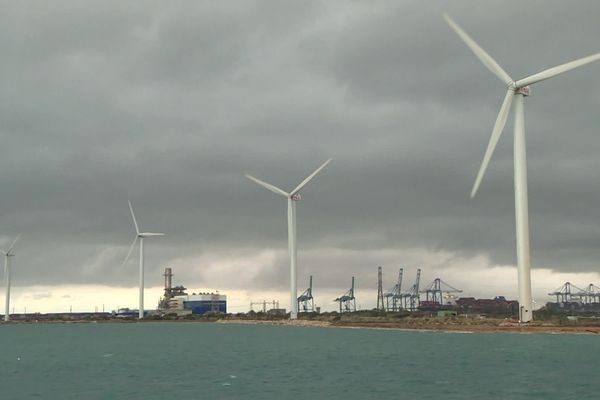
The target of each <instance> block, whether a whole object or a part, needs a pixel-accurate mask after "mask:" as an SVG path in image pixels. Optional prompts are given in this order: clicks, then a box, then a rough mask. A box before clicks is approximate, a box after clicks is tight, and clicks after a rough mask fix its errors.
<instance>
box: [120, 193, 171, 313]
mask: <svg viewBox="0 0 600 400" xmlns="http://www.w3.org/2000/svg"><path fill="white" fill-rule="evenodd" d="M128 203H129V211H131V218H132V219H133V225H134V226H135V238H134V239H133V242H132V243H131V246H130V247H129V251H128V252H127V256H126V257H125V261H123V266H125V264H126V263H127V260H129V256H130V255H131V252H132V251H133V247H134V246H135V243H136V242H137V241H138V239H139V240H140V297H139V303H140V309H139V312H138V318H139V319H142V318H144V238H149V237H154V236H164V235H165V234H164V233H155V232H140V229H139V227H138V224H137V221H136V220H135V214H134V213H133V206H132V205H131V202H130V201H129V202H128Z"/></svg>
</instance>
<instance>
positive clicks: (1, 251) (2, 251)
mask: <svg viewBox="0 0 600 400" xmlns="http://www.w3.org/2000/svg"><path fill="white" fill-rule="evenodd" d="M0 253H2V254H3V255H5V256H7V255H8V252H7V251H4V250H0Z"/></svg>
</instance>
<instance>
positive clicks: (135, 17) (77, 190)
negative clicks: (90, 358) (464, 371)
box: [0, 1, 600, 289]
mask: <svg viewBox="0 0 600 400" xmlns="http://www.w3.org/2000/svg"><path fill="white" fill-rule="evenodd" d="M3 7H4V10H3V13H2V14H1V15H0V51H1V52H2V54H3V56H4V57H3V62H2V63H0V74H1V75H0V76H1V79H2V88H3V90H2V91H0V105H1V107H0V120H1V121H2V125H1V126H0V134H1V139H2V145H3V146H2V148H3V151H2V158H1V159H0V170H1V171H2V172H1V173H0V185H1V186H2V187H3V190H2V201H0V221H1V224H0V227H1V232H2V234H3V235H4V237H5V243H8V242H9V240H10V236H12V235H14V234H16V233H17V232H20V231H23V232H24V233H25V234H24V236H23V238H22V239H21V241H20V243H19V244H18V248H17V251H18V257H17V258H16V260H15V268H18V269H19V270H20V272H19V274H18V275H17V274H15V280H16V279H17V276H18V280H19V284H40V283H50V284H54V283H58V282H68V283H108V284H111V285H117V284H119V285H122V284H124V285H131V284H134V283H135V279H136V274H135V267H134V265H133V263H132V264H130V265H129V266H127V267H125V269H123V268H121V262H122V258H123V257H124V253H125V252H126V246H127V245H128V244H129V243H130V241H131V240H132V239H133V234H134V232H133V226H132V224H131V221H130V219H129V214H128V209H127V204H126V201H127V199H131V200H132V201H133V202H134V205H135V207H136V211H137V213H138V219H139V220H140V222H141V225H142V227H143V229H147V230H159V231H164V232H166V233H167V234H168V235H167V236H166V237H165V238H163V239H159V240H155V241H152V243H148V246H147V254H148V255H147V260H148V274H149V275H150V276H151V277H153V278H151V279H150V281H151V282H154V283H155V284H159V283H160V279H159V278H158V277H159V276H160V274H159V273H160V270H161V269H162V268H163V267H164V265H165V263H166V262H174V265H175V264H177V262H176V260H179V264H177V266H178V268H179V271H176V273H179V276H178V277H179V278H181V279H187V280H189V281H194V280H195V281H194V282H201V283H203V284H206V285H210V286H212V284H210V280H211V279H215V278H214V277H215V276H216V275H217V274H219V270H214V271H213V272H212V275H211V274H209V273H208V272H206V271H203V265H206V264H210V263H214V262H216V261H218V259H219V258H221V257H222V258H223V260H230V259H231V257H233V258H235V259H239V260H241V261H240V263H241V264H240V267H239V269H236V268H233V269H232V268H229V269H227V268H224V269H223V272H222V273H223V274H225V275H224V277H223V278H219V279H220V280H219V284H220V285H222V286H227V283H226V282H229V281H231V284H230V285H231V287H238V286H246V287H248V288H250V289H251V288H273V287H281V285H282V283H283V286H284V287H285V282H286V280H287V272H286V271H287V267H286V263H287V261H286V254H285V249H286V239H285V235H286V228H285V201H284V200H283V199H282V198H279V197H277V196H275V195H274V194H272V193H270V192H267V191H265V190H264V189H262V188H260V187H258V186H256V185H254V184H253V183H251V182H249V181H247V180H246V179H245V178H244V177H243V173H246V172H247V173H251V174H253V175H255V176H257V177H260V178H261V179H264V180H267V181H269V182H272V183H274V184H276V185H278V186H281V187H283V188H284V189H286V188H287V189H291V188H292V187H294V186H295V185H296V184H297V183H298V182H300V181H301V180H302V179H303V178H304V177H305V176H306V175H307V174H309V173H310V172H311V170H312V169H314V168H316V167H317V166H318V165H319V164H320V163H322V162H323V161H324V160H325V159H327V158H328V157H333V158H334V162H333V163H332V164H331V165H330V166H329V167H327V169H325V170H324V171H323V173H322V174H321V175H320V176H318V177H317V178H316V179H315V181H314V182H311V184H310V185H309V186H307V188H306V189H305V190H304V191H303V200H302V201H301V202H300V203H299V206H298V218H299V235H300V261H301V264H302V263H303V264H302V265H303V268H304V270H303V271H301V274H304V273H305V272H311V273H315V274H317V273H321V274H322V275H323V280H324V281H325V284H327V285H329V286H330V287H338V286H339V287H345V286H346V283H347V282H346V281H347V279H346V277H347V276H349V275H350V274H352V273H354V274H357V275H360V274H361V273H365V272H364V271H369V273H370V271H371V269H373V268H374V267H375V266H376V265H377V264H379V263H383V262H387V263H394V262H395V263H396V264H397V265H402V264H404V263H407V264H409V265H410V266H411V267H415V268H416V266H419V265H420V263H419V262H418V260H417V259H414V257H415V256H414V251H413V250H414V249H421V250H420V251H424V252H426V251H428V252H433V253H435V252H449V253H453V254H456V255H457V256H460V257H466V258H469V257H475V256H477V255H480V254H483V255H486V256H488V257H489V258H490V260H491V262H492V263H495V264H514V258H515V255H514V216H513V201H514V200H513V194H512V147H511V146H512V138H511V129H512V126H511V125H512V122H511V121H509V123H508V125H507V127H506V130H505V134H504V136H503V137H502V140H501V142H500V144H499V146H498V148H497V151H496V154H495V155H494V158H493V160H492V163H491V165H490V167H489V170H488V172H487V174H486V176H485V178H484V181H483V184H482V187H481V190H480V193H479V194H478V196H477V197H476V198H475V199H474V200H470V199H469V198H468V194H469V192H470V189H471V185H472V183H473V179H474V177H475V174H476V172H477V169H478V168H479V164H480V162H481V158H482V157H483V152H484V149H485V146H486V145H487V140H488V138H489V135H490V133H491V128H492V124H493V122H494V120H495V117H496V114H497V112H498V108H499V106H500V103H501V101H502V96H503V91H504V88H503V84H502V83H501V82H500V81H498V80H497V79H496V78H495V77H494V76H493V75H492V74H490V73H489V71H487V70H486V69H485V67H483V66H482V65H481V64H480V63H479V61H478V60H477V59H476V58H475V57H474V56H473V55H472V54H471V53H470V51H469V50H468V49H467V48H466V46H465V45H464V44H463V43H462V42H461V41H460V39H459V38H458V37H456V35H455V34H454V33H453V32H452V31H451V30H450V29H449V28H448V27H447V25H446V24H445V22H444V21H443V20H442V18H441V13H442V12H443V11H446V12H448V13H449V14H451V15H452V16H453V17H454V18H455V19H456V20H457V21H458V23H459V24H461V25H462V26H463V27H464V28H465V29H466V30H467V31H468V32H469V33H470V34H471V35H472V36H473V37H474V38H475V39H476V40H477V41H478V42H479V43H480V44H481V45H482V46H483V47H484V48H485V49H486V50H488V51H489V52H490V53H491V54H492V55H493V56H494V57H495V58H496V59H497V60H498V62H499V63H500V64H501V65H502V66H503V67H504V68H505V69H506V70H507V71H508V72H509V74H511V76H513V78H515V79H517V78H520V77H523V76H526V75H529V74H531V73H534V72H537V71H539V70H541V69H544V68H547V67H550V66H554V65H556V64H560V63H562V62H565V61H569V60H571V59H574V58H578V57H581V56H584V55H587V54H591V53H594V52H597V51H600V46H599V45H598V43H597V38H598V37H600V26H599V25H598V24H597V20H596V19H597V15H599V12H600V6H598V5H597V4H596V3H595V2H591V1H590V2H577V3H576V5H572V4H567V3H563V2H546V1H544V2H541V1H536V2H516V1H515V2H509V3H507V2H504V1H502V2H485V3H483V2H475V1H473V2H466V1H465V2H451V3H450V2H449V3H446V2H438V3H428V4H427V5H424V4H423V2H420V1H412V2H400V3H399V2H377V3H372V2H368V3H367V2H285V3H284V2H278V1H266V2H262V1H254V2H235V3H234V2H194V3H183V2H170V3H169V4H168V5H167V4H165V3H160V2H156V3H145V4H144V7H140V6H139V5H136V4H135V3H126V2H103V3H99V4H95V5H89V4H86V5H85V6H84V5H83V4H80V3H79V2H55V3H53V4H52V5H45V4H44V3H38V4H36V6H31V5H30V6H25V5H23V4H21V3H12V4H5V5H3ZM515 10H518V12H515ZM598 76H600V64H596V65H594V64H592V65H588V66H585V67H582V68H581V69H580V70H577V71H573V72H570V73H568V74H567V75H565V76H561V77H557V78H555V79H552V80H550V81H547V82H543V83H541V84H539V85H536V86H535V87H533V95H532V96H531V97H530V98H529V99H528V100H527V105H526V130H527V139H528V156H529V182H530V217H531V233H532V255H533V264H534V265H535V266H543V267H548V268H553V269H556V270H561V271H596V265H595V260H596V259H597V258H598V256H599V254H598V250H597V245H596V244H597V243H598V241H599V240H600V229H599V228H598V224H597V223H596V222H597V221H598V220H600V208H599V207H598V206H597V204H599V200H600V192H599V189H598V187H600V185H599V183H600V182H598V178H597V174H596V170H597V167H598V162H597V159H598V150H599V148H600V137H598V128H597V126H598V116H597V111H598V108H599V106H600V80H599V79H598ZM264 249H271V250H273V249H274V250H273V251H275V253H273V255H272V257H271V256H269V257H271V258H269V257H266V258H265V259H263V258H260V257H258V258H257V259H256V260H257V261H256V260H255V264H252V263H251V262H250V261H248V265H247V269H249V270H252V271H253V272H252V273H249V272H248V273H247V274H245V275H244V280H243V281H239V280H237V279H235V278H237V276H236V273H239V272H240V271H242V270H244V265H245V264H244V261H243V260H244V259H246V258H248V259H252V258H253V256H255V255H256V254H261V251H264ZM378 251H379V253H378ZM303 252H304V253H303ZM390 252H392V253H390ZM303 254H304V256H303ZM390 254H393V256H392V255H390ZM403 254H405V256H403ZM134 255H135V253H134ZM396 257H397V258H396ZM193 260H197V263H195V262H194V261H193ZM422 266H423V268H427V267H428V266H427V265H422ZM431 267H432V268H433V266H431ZM482 267H485V265H482ZM227 274H231V275H227ZM369 279H370V278H369ZM448 280H451V278H448ZM338 281H342V282H341V283H338Z"/></svg>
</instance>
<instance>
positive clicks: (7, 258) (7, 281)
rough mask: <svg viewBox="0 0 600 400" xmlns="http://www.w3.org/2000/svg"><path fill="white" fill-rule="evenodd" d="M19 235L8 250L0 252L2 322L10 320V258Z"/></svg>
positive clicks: (13, 254)
mask: <svg viewBox="0 0 600 400" xmlns="http://www.w3.org/2000/svg"><path fill="white" fill-rule="evenodd" d="M20 236H21V234H18V235H17V237H16V238H15V240H13V242H12V243H11V245H10V246H8V250H6V251H4V250H0V253H2V254H4V284H5V287H6V292H5V299H4V322H8V321H9V320H10V258H11V257H14V256H15V253H13V247H15V243H17V240H19V237H20Z"/></svg>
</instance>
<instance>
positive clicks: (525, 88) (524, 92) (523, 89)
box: [515, 86, 531, 97]
mask: <svg viewBox="0 0 600 400" xmlns="http://www.w3.org/2000/svg"><path fill="white" fill-rule="evenodd" d="M515 93H516V94H520V95H523V96H525V97H527V96H529V95H530V94H531V88H530V87H529V86H523V87H520V88H517V89H516V90H515Z"/></svg>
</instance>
